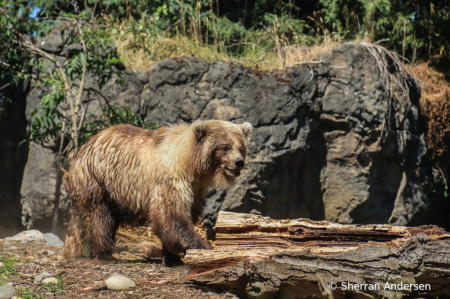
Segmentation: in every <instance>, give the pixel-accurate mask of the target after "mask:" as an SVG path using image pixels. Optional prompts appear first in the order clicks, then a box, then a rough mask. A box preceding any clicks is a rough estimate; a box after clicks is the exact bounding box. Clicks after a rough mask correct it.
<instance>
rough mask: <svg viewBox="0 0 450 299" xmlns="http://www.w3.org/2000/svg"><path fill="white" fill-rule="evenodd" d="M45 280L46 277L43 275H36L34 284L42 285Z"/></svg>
mask: <svg viewBox="0 0 450 299" xmlns="http://www.w3.org/2000/svg"><path fill="white" fill-rule="evenodd" d="M44 279H45V276H44V275H42V274H39V275H36V276H35V277H34V280H33V281H34V283H40V282H41V281H43V280H44Z"/></svg>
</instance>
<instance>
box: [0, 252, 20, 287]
mask: <svg viewBox="0 0 450 299" xmlns="http://www.w3.org/2000/svg"><path fill="white" fill-rule="evenodd" d="M0 262H3V263H4V264H5V266H3V267H0V285H4V284H5V283H7V282H8V278H9V277H10V276H16V275H19V274H18V273H17V271H16V269H15V268H14V264H15V263H21V262H24V261H22V260H19V259H15V258H6V257H0Z"/></svg>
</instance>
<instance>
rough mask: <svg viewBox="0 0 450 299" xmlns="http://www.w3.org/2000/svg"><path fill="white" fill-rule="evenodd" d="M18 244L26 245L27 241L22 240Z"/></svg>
mask: <svg viewBox="0 0 450 299" xmlns="http://www.w3.org/2000/svg"><path fill="white" fill-rule="evenodd" d="M20 243H22V244H28V241H27V240H22V241H20Z"/></svg>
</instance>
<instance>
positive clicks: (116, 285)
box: [106, 275, 136, 291]
mask: <svg viewBox="0 0 450 299" xmlns="http://www.w3.org/2000/svg"><path fill="white" fill-rule="evenodd" d="M135 286H136V284H135V283H134V281H132V280H131V279H129V278H128V277H125V276H122V275H116V276H111V277H110V278H108V279H107V280H106V287H107V288H108V290H114V291H121V290H126V289H129V288H132V287H135Z"/></svg>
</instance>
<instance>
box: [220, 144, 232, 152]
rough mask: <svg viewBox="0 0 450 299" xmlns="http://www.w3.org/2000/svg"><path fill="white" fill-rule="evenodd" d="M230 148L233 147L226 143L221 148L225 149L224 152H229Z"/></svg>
mask: <svg viewBox="0 0 450 299" xmlns="http://www.w3.org/2000/svg"><path fill="white" fill-rule="evenodd" d="M230 149H231V148H230V147H229V146H226V145H225V146H223V147H222V148H221V150H223V151H224V152H228V151H229V150H230Z"/></svg>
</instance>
